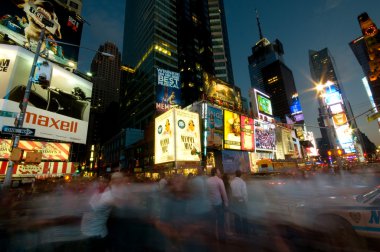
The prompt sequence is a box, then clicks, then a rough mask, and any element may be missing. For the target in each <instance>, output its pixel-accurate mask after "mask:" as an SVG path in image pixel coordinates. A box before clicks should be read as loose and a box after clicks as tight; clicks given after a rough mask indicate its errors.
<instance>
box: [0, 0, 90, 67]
mask: <svg viewBox="0 0 380 252" xmlns="http://www.w3.org/2000/svg"><path fill="white" fill-rule="evenodd" d="M41 13H42V14H41ZM41 17H44V18H45V19H48V20H49V21H51V22H52V24H53V25H52V27H46V32H45V36H44V42H43V43H42V46H41V51H42V53H44V54H45V55H48V58H49V60H51V61H54V62H56V63H59V64H62V65H66V66H69V62H70V63H71V64H72V63H74V65H77V62H78V55H79V46H80V41H81V36H82V27H83V20H82V19H81V18H80V17H79V16H77V15H76V14H75V13H74V12H70V11H69V10H68V9H66V8H65V7H64V6H62V5H60V4H58V3H56V1H25V0H23V1H15V0H3V1H1V3H0V34H2V35H5V34H6V35H8V38H9V40H10V41H12V42H13V43H15V44H16V45H19V46H22V47H23V46H25V47H27V48H30V49H31V50H32V51H33V52H35V50H36V47H37V42H38V40H39V37H40V33H41V30H42V27H43V24H42V22H41ZM45 39H49V40H50V41H46V40H45ZM59 42H63V43H68V44H74V45H78V46H72V45H67V44H66V45H65V44H60V43H59ZM75 68H76V67H75Z"/></svg>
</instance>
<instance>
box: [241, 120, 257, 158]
mask: <svg viewBox="0 0 380 252" xmlns="http://www.w3.org/2000/svg"><path fill="white" fill-rule="evenodd" d="M253 132H254V128H253V119H252V118H249V117H247V116H243V115H242V116H241V149H242V150H247V151H253V150H254V142H255V139H254V133H253Z"/></svg>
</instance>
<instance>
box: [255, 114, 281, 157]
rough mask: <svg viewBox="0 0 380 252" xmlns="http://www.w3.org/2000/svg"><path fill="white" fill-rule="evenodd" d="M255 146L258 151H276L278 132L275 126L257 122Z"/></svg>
mask: <svg viewBox="0 0 380 252" xmlns="http://www.w3.org/2000/svg"><path fill="white" fill-rule="evenodd" d="M255 146H256V150H262V151H275V150H276V132H275V125H274V124H271V123H267V122H263V121H259V120H255Z"/></svg>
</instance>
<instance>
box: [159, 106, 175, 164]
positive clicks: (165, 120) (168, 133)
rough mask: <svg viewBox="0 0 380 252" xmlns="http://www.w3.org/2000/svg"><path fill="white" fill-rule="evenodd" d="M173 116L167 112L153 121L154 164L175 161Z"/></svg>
mask: <svg viewBox="0 0 380 252" xmlns="http://www.w3.org/2000/svg"><path fill="white" fill-rule="evenodd" d="M174 130H175V127H174V115H173V111H172V110H169V111H167V112H165V113H164V114H162V115H160V116H159V117H157V118H156V119H155V125H154V135H155V138H154V163H155V164H160V163H166V162H172V161H174V160H175V153H174V151H175V150H174V148H175V139H174Z"/></svg>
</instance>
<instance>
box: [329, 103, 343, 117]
mask: <svg viewBox="0 0 380 252" xmlns="http://www.w3.org/2000/svg"><path fill="white" fill-rule="evenodd" d="M330 111H331V114H333V115H335V114H339V113H342V112H343V107H342V104H341V103H338V104H334V105H331V106H330Z"/></svg>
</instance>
